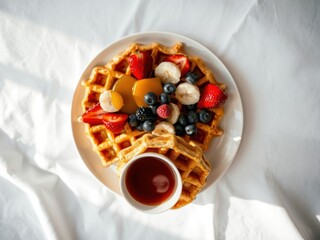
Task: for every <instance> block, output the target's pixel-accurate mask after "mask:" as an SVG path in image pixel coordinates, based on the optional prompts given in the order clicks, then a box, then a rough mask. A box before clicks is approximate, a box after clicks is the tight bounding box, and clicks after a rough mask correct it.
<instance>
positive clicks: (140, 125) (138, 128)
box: [136, 122, 143, 132]
mask: <svg viewBox="0 0 320 240" xmlns="http://www.w3.org/2000/svg"><path fill="white" fill-rule="evenodd" d="M136 129H137V130H138V131H140V132H142V131H143V122H140V123H139V125H138V126H137V127H136Z"/></svg>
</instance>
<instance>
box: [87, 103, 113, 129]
mask: <svg viewBox="0 0 320 240" xmlns="http://www.w3.org/2000/svg"><path fill="white" fill-rule="evenodd" d="M106 113H107V112H106V111H105V110H103V109H102V108H101V106H100V103H97V104H95V105H93V106H92V107H91V108H89V109H88V110H87V111H86V112H85V113H84V114H82V121H83V122H85V123H89V124H92V125H97V124H102V119H103V115H104V114H106Z"/></svg>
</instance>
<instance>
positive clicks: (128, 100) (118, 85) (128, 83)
mask: <svg viewBox="0 0 320 240" xmlns="http://www.w3.org/2000/svg"><path fill="white" fill-rule="evenodd" d="M135 82H137V80H136V79H135V78H133V77H131V76H128V75H123V76H122V77H121V78H119V79H118V81H116V82H115V84H114V86H113V89H112V90H113V91H115V92H118V93H119V94H120V95H121V96H122V98H123V107H122V108H121V112H124V113H128V114H130V113H134V112H135V111H136V110H137V108H138V106H137V104H136V102H135V100H134V97H133V95H132V87H133V85H134V84H135Z"/></svg>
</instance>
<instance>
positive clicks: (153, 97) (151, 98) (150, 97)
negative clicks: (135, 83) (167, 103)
mask: <svg viewBox="0 0 320 240" xmlns="http://www.w3.org/2000/svg"><path fill="white" fill-rule="evenodd" d="M157 98H158V96H157V94H155V93H154V92H148V93H147V94H146V95H144V102H145V103H146V104H148V105H150V106H151V105H155V104H156V103H157Z"/></svg>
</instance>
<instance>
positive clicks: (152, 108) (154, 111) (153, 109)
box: [149, 104, 159, 114]
mask: <svg viewBox="0 0 320 240" xmlns="http://www.w3.org/2000/svg"><path fill="white" fill-rule="evenodd" d="M158 107H159V105H158V104H156V105H152V106H149V108H151V110H152V112H153V113H154V114H157V109H158Z"/></svg>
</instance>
